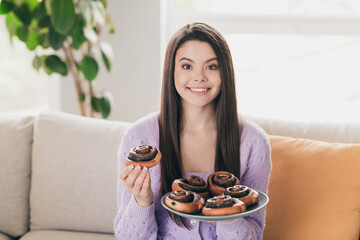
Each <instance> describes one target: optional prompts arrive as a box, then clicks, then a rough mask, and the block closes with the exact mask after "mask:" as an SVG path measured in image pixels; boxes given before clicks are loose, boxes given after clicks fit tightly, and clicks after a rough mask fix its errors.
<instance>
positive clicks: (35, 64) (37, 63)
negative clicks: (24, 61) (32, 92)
mask: <svg viewBox="0 0 360 240" xmlns="http://www.w3.org/2000/svg"><path fill="white" fill-rule="evenodd" d="M32 65H33V67H34V68H35V69H36V71H39V69H40V67H41V60H40V57H39V56H38V55H35V57H34V59H33V61H32Z"/></svg>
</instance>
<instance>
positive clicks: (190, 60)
mask: <svg viewBox="0 0 360 240" xmlns="http://www.w3.org/2000/svg"><path fill="white" fill-rule="evenodd" d="M182 60H187V61H189V62H194V60H192V59H191V58H187V57H182V58H180V60H179V62H181V61H182ZM213 60H216V61H217V58H216V57H214V58H210V59H208V60H206V61H205V63H208V62H211V61H213Z"/></svg>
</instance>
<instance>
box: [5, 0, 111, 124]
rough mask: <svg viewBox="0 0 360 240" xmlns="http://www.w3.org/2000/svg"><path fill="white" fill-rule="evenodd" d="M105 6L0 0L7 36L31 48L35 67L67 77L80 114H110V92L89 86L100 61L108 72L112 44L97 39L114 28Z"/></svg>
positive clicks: (90, 1)
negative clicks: (72, 86)
mask: <svg viewBox="0 0 360 240" xmlns="http://www.w3.org/2000/svg"><path fill="white" fill-rule="evenodd" d="M106 9H107V2H106V0H2V1H1V0H0V14H4V15H6V27H7V30H8V32H9V35H10V39H12V38H13V37H17V38H19V39H20V41H22V42H24V44H25V45H26V47H27V48H28V49H29V50H30V51H34V52H35V57H34V60H33V66H34V68H35V69H37V70H39V69H43V70H44V71H45V72H46V73H47V74H49V75H50V74H53V73H57V74H60V75H62V76H67V75H68V74H70V75H71V77H72V79H73V81H74V85H75V89H76V93H77V96H78V103H79V108H80V112H81V115H83V116H92V117H94V116H96V115H100V116H102V117H103V118H107V117H108V116H109V114H110V112H111V101H110V99H111V94H110V93H109V92H107V91H104V92H97V91H96V90H95V89H94V86H93V81H94V80H95V78H96V76H97V74H98V71H99V60H100V59H102V61H103V63H104V65H105V67H106V69H107V70H108V71H109V72H110V71H111V69H112V67H113V51H112V48H111V45H110V44H109V43H107V42H104V41H100V39H99V37H100V35H101V33H102V32H103V31H104V28H105V27H106V28H107V30H108V31H109V32H110V33H113V32H114V27H113V24H112V21H111V18H110V16H109V14H108V12H107V10H106Z"/></svg>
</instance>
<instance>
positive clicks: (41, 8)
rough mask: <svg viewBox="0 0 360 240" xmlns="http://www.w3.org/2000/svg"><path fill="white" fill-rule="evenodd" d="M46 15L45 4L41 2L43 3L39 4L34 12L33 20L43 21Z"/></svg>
mask: <svg viewBox="0 0 360 240" xmlns="http://www.w3.org/2000/svg"><path fill="white" fill-rule="evenodd" d="M45 15H46V8H45V3H44V1H41V3H40V4H38V5H37V6H36V8H35V10H34V11H33V12H32V18H34V19H37V20H39V19H42V18H43V17H44V16H45ZM49 21H50V19H49Z"/></svg>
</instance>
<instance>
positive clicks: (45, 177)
mask: <svg viewBox="0 0 360 240" xmlns="http://www.w3.org/2000/svg"><path fill="white" fill-rule="evenodd" d="M128 126H129V123H125V122H114V121H108V120H101V119H92V118H86V117H79V116H74V115H70V114H65V113H60V112H53V111H45V112H42V113H40V114H39V116H38V117H37V118H36V121H35V127H34V143H33V152H32V177H31V191H30V228H31V230H40V229H66V230H73V231H90V232H94V231H95V232H104V233H112V232H113V221H114V217H115V214H116V211H117V204H116V183H117V178H118V170H117V159H116V156H117V151H118V147H119V145H120V142H121V139H122V136H123V133H124V131H125V130H126V128H127V127H128Z"/></svg>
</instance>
